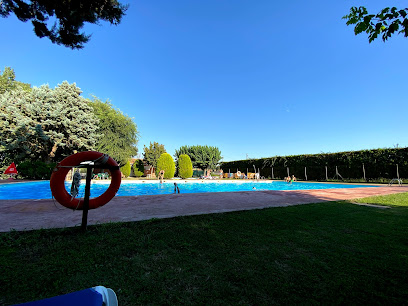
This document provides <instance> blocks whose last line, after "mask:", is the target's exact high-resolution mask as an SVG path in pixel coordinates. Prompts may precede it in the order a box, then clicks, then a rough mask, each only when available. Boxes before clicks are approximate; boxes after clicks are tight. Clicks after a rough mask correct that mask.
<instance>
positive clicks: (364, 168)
mask: <svg viewBox="0 0 408 306" xmlns="http://www.w3.org/2000/svg"><path fill="white" fill-rule="evenodd" d="M363 175H364V176H363V177H364V180H365V179H366V176H365V168H364V164H363Z"/></svg>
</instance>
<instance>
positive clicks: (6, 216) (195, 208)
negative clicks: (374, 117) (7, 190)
mask: <svg viewBox="0 0 408 306" xmlns="http://www.w3.org/2000/svg"><path fill="white" fill-rule="evenodd" d="M400 192H408V186H395V187H386V186H384V187H382V186H381V187H371V188H343V189H321V190H291V191H256V190H254V191H242V192H218V193H196V194H192V193H190V194H167V195H149V196H128V197H115V198H113V199H112V201H110V202H109V203H108V204H106V205H105V206H102V207H100V208H98V209H93V210H90V211H89V214H88V224H89V225H92V224H100V223H108V222H131V221H141V220H148V219H152V218H171V217H176V216H188V215H201V214H211V213H223V212H231V211H240V210H250V209H262V208H268V207H285V206H292V205H300V204H308V203H319V202H326V201H338V200H350V199H355V198H362V197H368V196H373V195H386V194H392V193H400ZM368 209H370V208H368ZM81 219H82V211H73V210H70V209H68V208H65V207H63V206H61V205H60V204H58V203H57V202H55V201H54V200H0V232H7V231H10V230H17V231H23V230H32V229H41V228H62V227H72V226H79V225H80V224H81Z"/></svg>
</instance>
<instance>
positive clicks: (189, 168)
mask: <svg viewBox="0 0 408 306" xmlns="http://www.w3.org/2000/svg"><path fill="white" fill-rule="evenodd" d="M178 175H179V176H180V177H182V178H188V177H192V176H193V164H192V162H191V158H190V156H188V155H187V154H181V155H180V156H179V158H178Z"/></svg>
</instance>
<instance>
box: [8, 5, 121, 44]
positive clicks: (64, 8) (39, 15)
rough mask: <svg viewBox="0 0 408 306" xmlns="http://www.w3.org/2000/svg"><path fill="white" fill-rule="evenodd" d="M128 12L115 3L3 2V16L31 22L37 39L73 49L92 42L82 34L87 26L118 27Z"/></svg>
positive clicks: (88, 36)
mask: <svg viewBox="0 0 408 306" xmlns="http://www.w3.org/2000/svg"><path fill="white" fill-rule="evenodd" d="M127 8H128V6H127V5H123V4H121V3H120V2H119V1H116V0H0V16H2V17H8V16H9V15H10V14H11V13H14V14H15V15H16V16H17V18H18V19H19V20H21V21H23V22H27V21H29V20H30V21H31V23H32V24H33V26H34V32H35V34H36V35H37V36H38V37H40V38H43V37H48V38H49V39H50V40H51V41H52V42H53V43H55V44H58V45H64V46H66V47H70V48H72V49H81V48H83V47H84V44H85V43H87V42H88V41H89V38H90V35H87V34H85V33H84V32H80V30H81V28H82V27H83V26H84V23H85V22H88V23H93V24H98V23H99V21H101V20H103V21H107V22H110V23H111V24H114V25H117V24H119V23H120V21H121V19H122V17H123V15H124V14H125V12H126V10H127Z"/></svg>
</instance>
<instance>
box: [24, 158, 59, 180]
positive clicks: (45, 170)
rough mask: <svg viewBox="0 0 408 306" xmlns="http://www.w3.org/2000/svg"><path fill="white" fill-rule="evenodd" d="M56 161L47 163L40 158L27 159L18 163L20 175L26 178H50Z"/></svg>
mask: <svg viewBox="0 0 408 306" xmlns="http://www.w3.org/2000/svg"><path fill="white" fill-rule="evenodd" d="M56 165H57V164H56V163H50V164H47V163H45V162H43V161H40V160H35V161H25V162H22V163H19V164H18V165H17V171H18V176H19V177H21V178H25V179H33V180H49V179H50V177H51V173H52V170H53V169H54V168H55V166H56Z"/></svg>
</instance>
